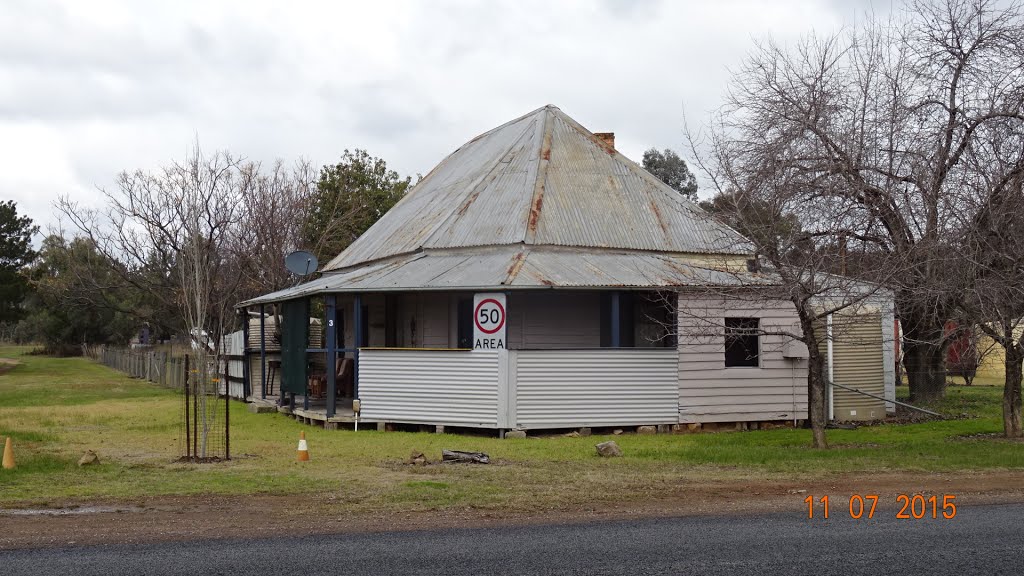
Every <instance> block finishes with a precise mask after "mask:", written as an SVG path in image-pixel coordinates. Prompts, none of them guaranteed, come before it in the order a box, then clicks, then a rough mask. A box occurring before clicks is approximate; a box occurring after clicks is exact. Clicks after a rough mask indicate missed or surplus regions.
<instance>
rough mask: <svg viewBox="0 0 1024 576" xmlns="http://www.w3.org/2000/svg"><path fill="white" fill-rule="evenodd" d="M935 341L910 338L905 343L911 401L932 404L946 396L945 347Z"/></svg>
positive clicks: (905, 363)
mask: <svg viewBox="0 0 1024 576" xmlns="http://www.w3.org/2000/svg"><path fill="white" fill-rule="evenodd" d="M937 341H938V338H936V339H935V340H931V339H924V338H914V337H912V336H909V335H908V337H907V338H905V339H904V342H903V365H904V367H905V368H906V369H907V383H908V384H910V401H911V402H921V403H925V404H928V403H932V402H935V401H937V400H941V399H942V398H943V396H945V394H946V359H945V346H943V345H942V344H941V343H937Z"/></svg>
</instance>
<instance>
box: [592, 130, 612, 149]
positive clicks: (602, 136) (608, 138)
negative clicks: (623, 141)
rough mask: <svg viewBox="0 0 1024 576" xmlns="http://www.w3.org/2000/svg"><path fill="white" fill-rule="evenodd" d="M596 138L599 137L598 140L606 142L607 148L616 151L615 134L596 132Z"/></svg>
mask: <svg viewBox="0 0 1024 576" xmlns="http://www.w3.org/2000/svg"><path fill="white" fill-rule="evenodd" d="M594 136H597V139H598V140H600V141H601V142H604V145H605V146H607V147H609V148H611V149H612V150H615V132H594Z"/></svg>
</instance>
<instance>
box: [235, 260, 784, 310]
mask: <svg viewBox="0 0 1024 576" xmlns="http://www.w3.org/2000/svg"><path fill="white" fill-rule="evenodd" d="M733 267H735V266H733ZM726 268H727V267H726V266H724V265H714V266H712V265H710V264H706V263H700V262H697V261H695V260H694V259H692V258H690V259H688V258H686V257H685V256H682V255H667V254H657V253H652V252H646V251H628V252H627V251H612V250H599V249H591V250H579V249H570V248H564V247H530V246H525V245H516V246H498V247H494V246H491V247H480V248H476V249H445V250H425V251H423V252H418V253H415V254H403V255H399V256H394V257H391V258H388V259H385V260H381V261H377V262H372V263H369V264H365V265H363V266H357V267H352V268H349V269H347V270H344V271H340V272H333V273H329V274H325V275H324V276H323V277H321V278H319V279H317V280H313V281H311V282H307V283H305V284H300V285H298V286H295V287H293V288H288V289H286V290H281V291H278V292H274V293H272V294H267V295H265V296H261V297H259V298H254V299H252V300H248V301H246V302H243V303H241V304H239V306H252V305H255V304H263V303H269V302H280V301H283V300H290V299H293V298H300V297H305V296H311V295H314V294H324V293H332V292H380V291H389V290H455V289H460V290H518V289H537V288H589V287H617V288H626V289H629V288H634V289H658V288H672V287H687V286H707V285H711V286H726V287H727V286H748V285H750V284H752V283H763V284H770V283H771V282H772V280H773V278H774V277H773V276H772V275H770V274H758V273H749V272H744V271H742V270H738V271H737V270H733V271H723V270H725V269H726Z"/></svg>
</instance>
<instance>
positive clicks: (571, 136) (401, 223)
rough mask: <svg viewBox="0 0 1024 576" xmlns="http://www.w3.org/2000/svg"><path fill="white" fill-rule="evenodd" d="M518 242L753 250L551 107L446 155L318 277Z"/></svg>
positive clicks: (665, 249)
mask: <svg viewBox="0 0 1024 576" xmlns="http://www.w3.org/2000/svg"><path fill="white" fill-rule="evenodd" d="M515 245H519V246H522V245H526V246H567V247H576V248H580V249H586V248H592V247H593V248H617V249H624V250H646V251H652V252H664V253H677V254H679V253H682V254H686V253H691V254H749V253H750V251H751V248H750V246H749V243H748V242H747V240H746V239H745V238H743V237H742V236H740V235H739V234H738V233H736V232H735V231H734V230H732V229H730V228H728V227H727V226H724V225H722V224H720V223H718V222H717V221H715V220H714V219H713V218H711V217H710V216H709V215H708V214H707V213H705V212H704V211H703V210H701V209H700V208H699V207H698V206H696V204H694V203H693V202H690V201H688V200H686V199H685V198H683V197H682V196H681V195H680V194H679V193H677V192H676V191H675V190H673V189H671V188H669V187H668V186H666V185H665V184H663V183H662V182H661V181H659V180H658V179H657V178H655V177H654V176H652V175H651V174H649V173H647V171H645V170H644V169H643V168H641V167H640V166H638V165H637V164H636V163H634V162H633V161H631V160H629V159H628V158H626V157H625V156H623V155H622V154H620V153H618V152H616V151H615V150H614V149H612V148H610V147H608V146H607V145H606V144H605V143H604V142H603V141H602V140H601V139H600V138H598V137H597V136H595V135H594V134H593V133H591V132H590V131H589V130H587V129H586V128H584V127H583V126H581V125H580V124H579V123H578V122H576V121H575V120H573V119H572V118H570V117H569V116H568V115H567V114H565V113H564V112H562V111H561V110H559V109H558V108H557V107H555V106H550V105H549V106H544V107H542V108H538V109H537V110H534V111H533V112H530V113H529V114H526V115H524V116H521V117H519V118H516V119H514V120H512V121H510V122H507V123H505V124H503V125H501V126H499V127H497V128H495V129H493V130H491V131H489V132H485V133H484V134H481V135H480V136H477V137H476V138H474V139H472V140H470V141H469V142H467V143H466V144H464V145H463V146H462V147H461V148H459V149H458V150H456V151H455V152H453V153H452V154H450V155H449V156H448V157H447V158H445V159H444V160H442V161H441V163H440V164H438V165H437V167H435V168H434V169H433V170H432V171H431V172H430V173H429V174H427V176H426V177H425V178H424V179H423V180H422V181H420V182H419V183H418V184H417V185H416V186H415V187H414V188H413V189H412V190H411V191H410V192H409V194H408V195H407V196H406V197H405V198H403V199H402V201H401V202H399V203H398V204H397V205H395V207H394V208H392V209H391V210H390V211H388V213H387V214H385V215H384V216H383V217H382V218H381V219H380V220H379V221H378V222H377V223H376V224H374V225H373V226H372V227H371V228H370V229H369V230H367V231H366V233H365V234H363V235H362V236H361V237H359V238H358V239H357V240H356V241H355V242H353V243H352V245H351V246H349V247H348V248H347V249H346V250H345V251H344V252H342V253H341V254H339V255H338V256H337V257H335V258H334V259H332V260H331V261H330V262H328V263H327V264H326V265H325V266H324V267H323V268H322V271H325V272H329V271H342V270H345V269H348V268H351V267H354V266H360V265H363V264H366V263H369V262H375V261H378V260H382V259H386V258H391V257H394V256H398V255H402V254H414V253H417V252H419V251H422V250H428V249H445V248H452V249H454V248H465V247H473V246H479V247H483V246H515ZM502 271H503V272H504V271H505V268H503V269H502Z"/></svg>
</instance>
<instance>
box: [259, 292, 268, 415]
mask: <svg viewBox="0 0 1024 576" xmlns="http://www.w3.org/2000/svg"><path fill="white" fill-rule="evenodd" d="M260 380H262V386H263V390H262V392H261V394H260V397H261V398H263V399H264V400H266V399H267V315H266V305H265V304H260Z"/></svg>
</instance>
